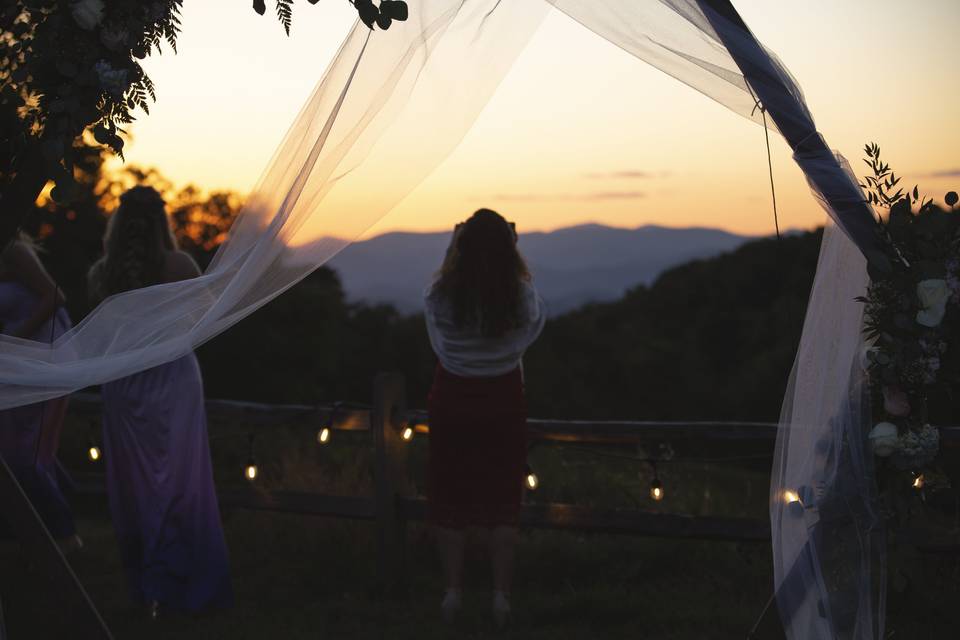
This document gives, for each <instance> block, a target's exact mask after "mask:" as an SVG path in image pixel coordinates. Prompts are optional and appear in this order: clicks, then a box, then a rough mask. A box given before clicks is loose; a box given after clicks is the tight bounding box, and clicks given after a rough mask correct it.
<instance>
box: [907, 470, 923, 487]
mask: <svg viewBox="0 0 960 640" xmlns="http://www.w3.org/2000/svg"><path fill="white" fill-rule="evenodd" d="M924 482H925V480H924V477H923V474H922V473H918V474H917V475H916V476H915V477H914V478H913V482H912V483H910V484H911V486H912V487H913V488H914V489H916V490H918V491H919V490H920V489H923V484H924Z"/></svg>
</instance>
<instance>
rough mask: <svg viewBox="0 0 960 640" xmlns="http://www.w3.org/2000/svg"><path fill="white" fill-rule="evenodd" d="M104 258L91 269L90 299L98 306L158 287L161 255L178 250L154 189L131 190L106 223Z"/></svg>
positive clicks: (158, 195)
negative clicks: (120, 295) (119, 296)
mask: <svg viewBox="0 0 960 640" xmlns="http://www.w3.org/2000/svg"><path fill="white" fill-rule="evenodd" d="M103 246H104V255H103V257H102V258H101V259H100V260H98V261H97V262H96V264H94V265H93V267H91V269H90V273H89V275H88V284H89V288H90V294H91V298H92V299H93V301H94V302H98V301H99V300H102V299H103V298H106V297H107V296H110V295H113V294H115V293H122V292H124V291H130V290H131V289H139V288H141V287H148V286H150V285H153V284H157V283H159V282H160V281H161V280H162V277H163V265H164V255H165V254H166V252H168V251H174V250H176V248H177V241H176V239H175V238H174V235H173V230H172V229H171V228H170V221H169V220H168V218H167V211H166V203H164V201H163V197H162V196H161V195H160V194H159V193H158V192H157V190H156V189H154V188H153V187H133V188H132V189H129V190H128V191H127V192H126V193H124V194H123V195H122V196H120V205H119V206H118V207H117V210H116V211H115V212H114V214H113V215H112V216H111V217H110V221H109V222H108V223H107V232H106V234H105V235H104V240H103Z"/></svg>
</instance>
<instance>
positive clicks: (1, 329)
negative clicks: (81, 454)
mask: <svg viewBox="0 0 960 640" xmlns="http://www.w3.org/2000/svg"><path fill="white" fill-rule="evenodd" d="M37 302H38V300H37V295H36V294H35V293H34V292H33V291H31V290H30V289H29V288H28V287H26V286H24V285H23V284H21V283H19V282H17V281H14V280H2V281H0V333H12V332H13V330H15V329H16V328H17V327H18V326H19V325H20V324H21V323H23V322H24V321H26V320H27V318H29V317H30V315H31V314H32V313H33V309H34V308H35V306H36V304H37ZM69 328H70V317H69V316H68V315H67V312H66V311H65V310H64V309H63V308H59V309H57V311H56V312H55V313H54V315H53V316H52V317H51V318H50V319H49V320H48V321H47V322H45V323H44V324H43V326H41V327H40V329H39V330H38V331H37V332H36V333H35V334H34V335H32V336H30V338H31V339H32V340H37V341H39V342H50V341H51V338H53V339H56V338H58V337H60V336H61V335H62V334H63V333H64V332H65V331H67V330H68V329H69ZM66 410H67V398H65V397H64V398H55V399H53V400H48V401H46V402H43V403H37V404H31V405H26V406H22V407H15V408H13V409H6V410H3V411H0V455H3V459H4V460H5V461H6V463H7V465H8V466H9V467H10V469H11V470H12V471H13V473H14V475H15V476H16V478H17V482H19V483H20V486H21V487H22V488H23V491H24V493H26V495H27V497H28V498H29V499H30V502H31V503H33V507H34V509H36V510H37V513H38V514H40V518H41V519H42V520H43V522H44V524H45V525H46V527H47V530H48V531H49V532H50V534H51V535H52V536H53V537H54V538H66V537H69V536H72V535H74V534H75V533H76V526H75V525H74V521H73V514H72V513H71V511H70V506H69V504H68V503H67V500H66V498H64V496H63V492H62V491H61V488H60V484H59V481H58V475H57V458H56V456H57V447H58V446H59V444H60V429H61V427H62V426H63V418H64V415H65V414H66Z"/></svg>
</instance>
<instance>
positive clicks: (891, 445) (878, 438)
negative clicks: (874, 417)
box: [867, 422, 897, 458]
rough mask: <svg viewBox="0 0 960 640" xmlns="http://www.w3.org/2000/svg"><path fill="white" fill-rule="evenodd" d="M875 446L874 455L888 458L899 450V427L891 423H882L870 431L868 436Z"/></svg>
mask: <svg viewBox="0 0 960 640" xmlns="http://www.w3.org/2000/svg"><path fill="white" fill-rule="evenodd" d="M867 438H868V439H869V440H870V444H872V445H873V453H874V455H877V456H880V457H881V458H886V457H887V456H889V455H890V454H891V453H893V452H894V450H895V449H896V448H897V425H895V424H893V423H890V422H880V423H878V424H877V426H875V427H874V428H873V429H871V430H870V435H869V436H867Z"/></svg>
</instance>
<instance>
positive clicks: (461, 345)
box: [423, 283, 547, 378]
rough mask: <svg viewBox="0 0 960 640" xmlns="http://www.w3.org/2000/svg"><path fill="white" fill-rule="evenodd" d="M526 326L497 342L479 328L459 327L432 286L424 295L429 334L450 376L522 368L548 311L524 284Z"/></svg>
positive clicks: (477, 376)
mask: <svg viewBox="0 0 960 640" xmlns="http://www.w3.org/2000/svg"><path fill="white" fill-rule="evenodd" d="M521 295H522V297H523V308H524V315H523V317H524V319H525V322H524V323H523V325H522V326H520V327H518V328H516V329H511V330H510V331H507V332H506V333H505V334H504V335H502V336H500V337H497V338H488V337H484V336H482V335H480V329H479V327H475V326H474V327H463V328H460V327H457V326H456V325H455V324H454V322H453V308H452V306H451V305H450V303H449V301H448V300H446V299H444V298H443V297H441V296H439V295H438V294H436V293H435V292H434V290H433V285H430V286H429V287H427V288H426V290H425V291H424V292H423V301H424V318H425V319H426V323H427V334H428V335H429V336H430V344H431V346H432V347H433V351H434V353H436V354H437V359H439V360H440V364H441V365H443V368H444V369H446V370H447V371H449V372H450V373H452V374H454V375H458V376H464V377H467V378H480V377H490V376H499V375H503V374H505V373H509V372H511V371H513V370H514V369H516V368H517V367H518V366H520V364H521V359H522V358H523V353H524V352H525V351H526V350H527V348H528V347H529V346H530V345H531V344H533V341H534V340H536V339H537V336H539V335H540V331H541V330H542V329H543V323H544V322H545V321H546V315H547V314H546V308H545V307H544V303H543V300H542V299H541V298H540V295H539V294H538V293H537V290H536V289H535V288H534V287H533V285H532V284H530V283H524V285H523V291H522V294H521Z"/></svg>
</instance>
